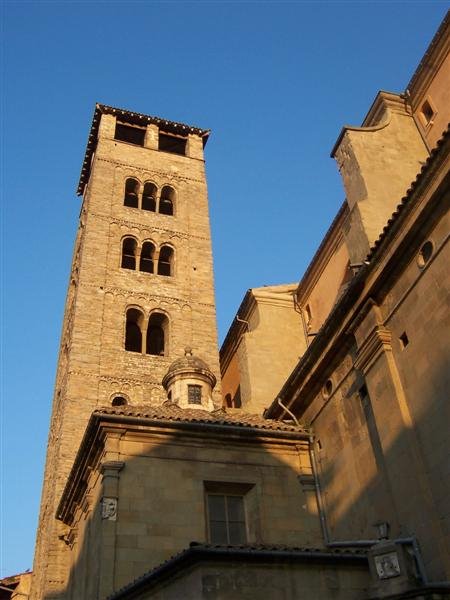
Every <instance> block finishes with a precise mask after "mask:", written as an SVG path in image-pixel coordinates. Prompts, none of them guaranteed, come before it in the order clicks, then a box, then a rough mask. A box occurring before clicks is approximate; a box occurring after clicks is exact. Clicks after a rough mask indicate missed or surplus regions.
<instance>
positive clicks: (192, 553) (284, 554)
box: [107, 542, 367, 600]
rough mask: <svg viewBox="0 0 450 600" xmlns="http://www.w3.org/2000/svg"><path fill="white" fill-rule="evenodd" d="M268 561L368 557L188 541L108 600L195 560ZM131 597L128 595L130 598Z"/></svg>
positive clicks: (359, 559)
mask: <svg viewBox="0 0 450 600" xmlns="http://www.w3.org/2000/svg"><path fill="white" fill-rule="evenodd" d="M217 559H222V560H227V559H231V560H234V561H235V560H239V559H241V560H247V561H249V560H252V561H255V560H259V561H264V560H270V562H271V563H272V564H273V563H276V562H282V561H286V560H290V561H299V562H300V561H305V560H313V561H314V560H316V561H317V560H320V561H330V562H335V561H339V562H345V561H347V562H348V561H351V562H366V561H367V555H366V552H365V551H364V550H350V549H345V550H340V549H337V548H333V549H327V548H309V547H306V546H285V545H278V544H276V545H273V544H270V545H267V544H255V545H249V544H246V545H240V546H219V545H213V544H199V543H196V542H191V544H190V547H189V548H186V549H185V550H183V551H182V552H179V553H178V554H175V555H174V556H172V557H171V558H169V559H168V560H166V561H165V562H163V563H162V564H160V565H158V566H157V567H155V568H154V569H151V570H150V571H148V572H147V573H145V574H144V575H142V576H141V577H139V578H138V579H135V580H134V581H132V582H131V583H129V584H128V585H126V586H125V587H123V588H121V589H120V590H118V591H117V592H115V593H114V594H112V595H111V596H109V597H108V598H107V600H120V599H125V598H128V597H130V598H131V597H132V596H131V594H133V593H134V592H137V591H138V590H139V588H146V587H149V586H151V585H153V584H155V583H157V581H158V580H159V579H162V578H165V577H168V576H170V575H171V574H172V572H173V571H175V570H177V569H179V568H183V567H185V566H188V565H191V564H192V563H195V562H197V561H200V560H202V561H205V560H217ZM129 595H130V596H129Z"/></svg>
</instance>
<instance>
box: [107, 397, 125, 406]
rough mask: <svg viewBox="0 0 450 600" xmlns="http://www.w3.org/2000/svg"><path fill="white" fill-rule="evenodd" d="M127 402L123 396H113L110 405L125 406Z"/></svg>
mask: <svg viewBox="0 0 450 600" xmlns="http://www.w3.org/2000/svg"><path fill="white" fill-rule="evenodd" d="M127 404H128V403H127V401H126V399H125V398H124V397H123V396H115V397H114V398H113V399H112V402H111V405H112V406H126V405H127Z"/></svg>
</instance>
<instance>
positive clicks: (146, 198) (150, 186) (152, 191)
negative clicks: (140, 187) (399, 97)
mask: <svg viewBox="0 0 450 600" xmlns="http://www.w3.org/2000/svg"><path fill="white" fill-rule="evenodd" d="M156 191H157V190H156V185H155V184H154V183H152V182H151V181H146V182H145V183H144V191H143V192H142V210H150V211H151V212H155V211H156Z"/></svg>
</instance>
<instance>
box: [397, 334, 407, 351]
mask: <svg viewBox="0 0 450 600" xmlns="http://www.w3.org/2000/svg"><path fill="white" fill-rule="evenodd" d="M399 340H400V345H401V347H402V350H403V349H404V348H406V346H407V345H408V344H409V339H408V336H407V335H406V331H404V332H403V333H402V335H401V336H400V337H399Z"/></svg>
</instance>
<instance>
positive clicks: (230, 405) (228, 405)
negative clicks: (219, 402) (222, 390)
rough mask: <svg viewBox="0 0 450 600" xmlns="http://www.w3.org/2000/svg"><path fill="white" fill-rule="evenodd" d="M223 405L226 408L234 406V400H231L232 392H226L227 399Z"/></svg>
mask: <svg viewBox="0 0 450 600" xmlns="http://www.w3.org/2000/svg"><path fill="white" fill-rule="evenodd" d="M223 405H224V406H226V408H233V401H232V400H231V394H226V396H225V399H224V401H223Z"/></svg>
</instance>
